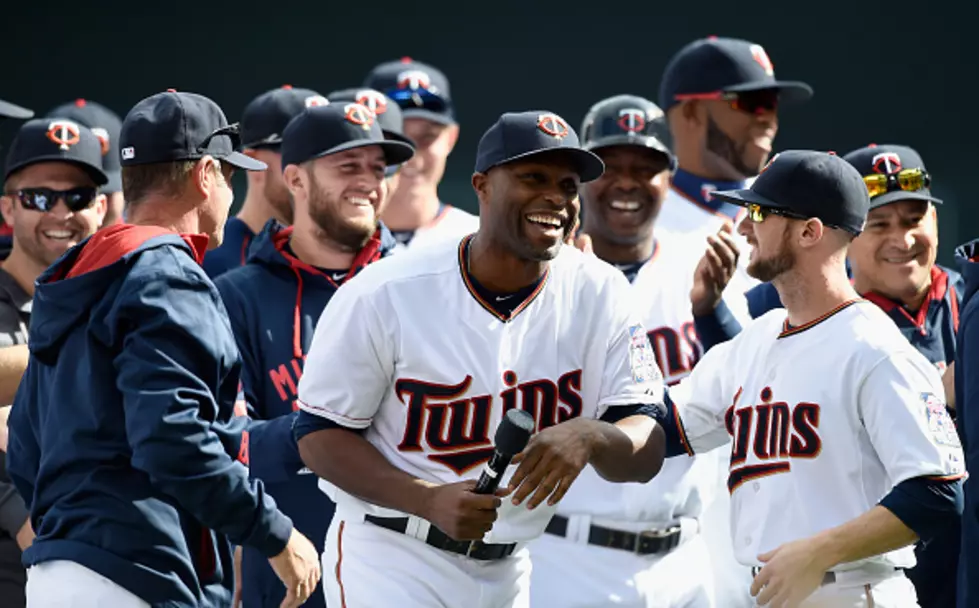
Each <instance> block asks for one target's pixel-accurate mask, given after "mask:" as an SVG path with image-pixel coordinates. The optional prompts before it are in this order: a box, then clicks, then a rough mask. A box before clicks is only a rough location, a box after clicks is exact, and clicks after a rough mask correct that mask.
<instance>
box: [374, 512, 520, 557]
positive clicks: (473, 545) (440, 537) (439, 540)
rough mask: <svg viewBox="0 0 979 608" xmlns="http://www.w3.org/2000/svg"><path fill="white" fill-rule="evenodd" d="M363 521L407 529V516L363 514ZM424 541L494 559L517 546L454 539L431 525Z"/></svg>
mask: <svg viewBox="0 0 979 608" xmlns="http://www.w3.org/2000/svg"><path fill="white" fill-rule="evenodd" d="M364 521H367V522H370V523H372V524H374V525H375V526H380V527H382V528H385V529H387V530H391V531H392V532H399V533H401V534H404V533H405V530H407V529H408V518H407V517H375V516H373V515H365V516H364ZM425 542H426V543H428V544H429V545H431V546H433V547H435V548H436V549H441V550H443V551H450V552H452V553H458V554H459V555H465V556H467V557H471V558H473V559H480V560H496V559H503V558H505V557H510V555H511V554H512V553H513V551H514V549H516V548H517V543H507V544H502V545H493V544H486V543H484V542H481V541H478V540H477V541H468V540H455V539H453V538H450V537H449V535H448V534H446V533H445V532H443V531H441V530H439V529H438V528H436V527H435V526H431V525H430V526H429V528H428V536H427V537H426V538H425Z"/></svg>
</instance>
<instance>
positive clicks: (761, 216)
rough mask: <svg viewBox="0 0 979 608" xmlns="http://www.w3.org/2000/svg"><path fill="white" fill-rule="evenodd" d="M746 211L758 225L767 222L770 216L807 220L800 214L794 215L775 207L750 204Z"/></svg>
mask: <svg viewBox="0 0 979 608" xmlns="http://www.w3.org/2000/svg"><path fill="white" fill-rule="evenodd" d="M746 209H747V210H748V219H750V220H751V221H752V222H755V223H756V224H760V223H761V222H763V221H765V218H766V217H767V216H769V215H780V216H782V217H790V218H792V219H796V220H804V219H807V218H805V217H803V216H801V215H799V214H798V213H792V212H791V211H784V210H782V209H776V208H774V207H762V206H761V205H758V204H756V203H749V204H748V205H747V207H746Z"/></svg>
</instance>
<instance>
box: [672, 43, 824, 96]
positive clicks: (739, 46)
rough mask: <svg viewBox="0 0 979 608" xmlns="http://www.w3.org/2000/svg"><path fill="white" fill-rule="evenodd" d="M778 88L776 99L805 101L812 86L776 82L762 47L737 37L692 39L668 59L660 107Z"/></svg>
mask: <svg viewBox="0 0 979 608" xmlns="http://www.w3.org/2000/svg"><path fill="white" fill-rule="evenodd" d="M762 89H778V91H779V100H780V101H784V102H800V101H806V100H808V99H809V98H811V97H812V93H813V92H812V87H810V86H809V85H808V84H806V83H804V82H799V81H794V80H777V79H776V78H775V67H774V65H773V64H772V60H771V59H770V58H769V56H768V53H767V52H766V51H765V49H764V47H762V46H761V45H760V44H756V43H754V42H749V41H747V40H740V39H738V38H719V37H717V36H710V37H708V38H704V39H701V40H695V41H693V42H691V43H689V44H687V45H686V46H685V47H683V48H682V49H680V51H679V52H678V53H677V54H676V55H674V56H673V58H672V59H670V62H669V63H668V64H667V66H666V71H665V72H664V73H663V78H662V80H660V87H659V106H660V107H661V108H663V110H664V111H666V110H669V109H670V108H672V107H673V106H674V105H676V104H677V103H679V102H681V101H683V100H684V99H723V98H724V95H725V94H731V93H741V92H746V91H759V90H762Z"/></svg>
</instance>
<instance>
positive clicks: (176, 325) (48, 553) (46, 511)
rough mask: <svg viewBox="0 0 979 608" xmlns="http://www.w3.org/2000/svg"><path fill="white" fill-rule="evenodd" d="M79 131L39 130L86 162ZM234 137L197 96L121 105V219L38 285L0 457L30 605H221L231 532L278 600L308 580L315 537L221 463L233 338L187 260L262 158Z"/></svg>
mask: <svg viewBox="0 0 979 608" xmlns="http://www.w3.org/2000/svg"><path fill="white" fill-rule="evenodd" d="M87 133H88V136H87V137H86V135H85V134H86V131H83V130H82V129H81V128H79V129H78V130H77V134H76V132H75V131H73V130H72V129H71V128H69V127H68V126H65V125H62V126H60V127H59V128H58V129H57V130H55V131H54V132H52V133H50V136H51V137H52V138H54V139H56V140H57V141H56V142H55V143H57V144H58V146H59V147H60V148H61V149H62V150H63V148H64V147H67V148H68V149H69V150H71V149H72V148H73V147H75V146H79V147H85V148H89V149H90V150H91V154H92V155H94V156H95V158H96V159H99V160H100V157H101V153H100V151H99V143H98V141H97V140H96V139H95V136H94V135H92V134H91V133H90V132H87ZM236 133H237V125H229V124H228V123H227V121H226V119H225V117H224V113H223V112H222V111H221V109H220V108H219V107H218V106H217V104H215V103H214V102H213V101H211V100H210V99H208V98H206V97H203V96H200V95H195V94H193V93H177V92H172V91H171V92H166V93H160V94H157V95H153V96H151V97H148V98H146V99H144V100H142V101H141V102H139V103H138V104H136V106H135V107H133V109H132V110H130V112H129V114H127V116H126V118H125V120H124V121H123V127H122V131H121V135H120V142H119V145H120V156H121V163H122V181H123V189H124V193H125V198H126V203H127V205H128V207H129V208H128V216H129V222H130V223H129V224H119V225H115V226H110V227H107V228H104V229H102V230H100V231H98V232H97V233H96V234H95V235H93V236H92V237H90V238H88V239H86V240H85V241H83V242H82V243H80V244H79V245H78V246H76V247H73V248H72V249H70V250H69V251H67V252H66V253H65V254H64V255H63V256H61V257H60V258H59V259H58V261H57V262H56V263H55V264H54V265H53V266H52V267H51V268H49V269H48V270H46V271H45V273H44V274H42V275H41V277H39V279H38V281H37V283H36V286H35V293H34V308H33V312H32V318H31V336H30V349H31V358H30V362H29V364H28V368H27V372H26V373H25V375H24V379H23V381H22V383H21V386H20V389H19V390H18V392H17V398H16V400H15V401H14V405H13V408H12V410H11V413H10V439H9V451H8V460H7V465H8V466H7V469H8V472H9V473H10V477H11V479H12V480H13V481H14V483H15V485H16V486H17V489H18V491H19V492H20V495H21V496H22V497H24V499H25V502H26V503H27V504H28V507H29V509H30V512H31V523H32V525H33V527H34V531H35V533H36V534H37V537H36V538H35V540H34V543H33V544H32V545H31V546H30V547H29V548H28V549H27V550H26V551H25V552H24V563H25V565H27V566H28V567H29V572H28V577H27V598H28V604H29V605H32V606H33V605H37V606H65V605H71V606H83V607H88V606H91V607H95V606H99V607H102V606H113V607H117V606H118V607H119V608H128V607H136V606H140V607H143V606H150V605H156V606H160V605H166V606H187V607H190V606H227V605H229V604H230V602H231V599H232V583H233V575H232V553H231V542H234V543H236V544H240V545H247V546H254V547H256V548H258V549H259V550H260V551H262V553H263V554H264V555H265V556H267V557H268V558H269V559H270V560H271V561H272V567H273V568H274V569H275V571H276V573H277V574H278V575H279V576H280V577H281V578H282V579H283V580H284V581H286V584H287V588H288V590H289V593H288V595H287V597H286V600H285V601H284V602H283V606H297V605H299V604H301V603H302V602H303V601H304V600H305V599H306V598H307V597H308V596H309V594H310V593H312V591H313V589H315V588H316V585H317V583H318V579H319V567H318V563H317V558H318V556H317V555H316V550H315V548H314V547H313V546H312V544H310V542H309V541H308V540H306V538H305V537H303V536H302V534H300V533H298V532H297V531H296V530H295V529H294V528H293V526H292V523H291V522H290V520H289V518H288V517H286V516H285V515H283V514H282V513H281V512H280V511H279V510H278V509H276V508H275V503H274V501H273V500H272V499H271V498H270V497H269V496H268V495H267V494H266V493H265V491H264V489H263V487H262V484H261V482H256V481H252V482H249V479H248V471H247V469H246V468H245V466H243V465H242V464H241V463H239V462H236V456H237V457H239V458H240V459H241V460H245V458H243V456H245V455H246V454H247V452H246V451H245V450H244V449H243V448H245V447H246V446H247V434H246V433H245V432H244V425H245V423H246V420H245V419H244V418H243V417H242V418H236V417H235V416H234V415H233V409H234V395H235V393H236V390H237V387H238V376H239V372H238V370H239V367H240V364H239V363H238V350H237V348H235V343H234V336H233V335H232V334H231V328H230V325H229V323H228V318H227V314H226V313H225V309H224V306H223V305H222V304H221V300H220V296H219V294H218V292H217V290H216V289H215V288H214V286H213V284H212V283H211V282H210V280H208V278H207V276H206V275H205V274H204V271H203V270H202V269H201V267H200V260H201V258H202V257H203V252H204V249H205V247H207V244H208V243H209V242H211V239H213V242H214V243H215V244H217V243H220V241H221V229H222V226H223V225H224V220H225V219H227V213H228V209H229V207H230V204H231V197H232V194H231V187H230V185H229V184H230V177H231V172H232V168H233V167H239V168H242V169H250V170H261V169H264V168H265V166H264V165H263V164H262V163H261V162H259V161H256V160H254V159H251V158H249V157H247V156H245V155H243V154H240V153H238V152H235V151H234V147H235V143H236V142H235V139H236V137H235V136H236ZM44 136H45V137H46V136H47V134H46V135H44ZM88 172H89V173H90V174H91V175H92V177H93V180H94V181H96V183H97V184H99V185H101V184H104V183H105V182H106V177H105V175H104V173H103V172H102V169H101V168H97V167H89V171H88ZM175 176H176V177H175ZM178 178H179V179H178ZM178 230H179V231H182V232H180V233H178V232H177V231H178Z"/></svg>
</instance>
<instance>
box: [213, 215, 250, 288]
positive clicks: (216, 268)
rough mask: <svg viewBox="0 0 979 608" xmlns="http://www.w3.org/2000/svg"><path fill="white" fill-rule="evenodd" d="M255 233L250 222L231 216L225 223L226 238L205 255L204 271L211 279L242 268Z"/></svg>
mask: <svg viewBox="0 0 979 608" xmlns="http://www.w3.org/2000/svg"><path fill="white" fill-rule="evenodd" d="M254 238H255V234H254V233H253V232H252V231H251V228H249V227H248V224H246V223H245V222H243V221H241V220H240V219H238V218H236V217H229V218H228V221H226V222H225V223H224V240H223V241H222V242H221V245H220V246H219V247H215V248H214V249H212V250H210V251H208V252H207V254H206V255H205V256H204V263H203V265H204V272H206V273H207V276H209V277H211V280H212V281H213V280H214V279H216V278H218V277H219V276H221V275H222V274H224V273H226V272H228V271H229V270H234V269H235V268H240V267H241V266H242V265H243V264H244V263H245V260H246V259H248V248H249V247H250V246H251V244H252V240H253V239H254Z"/></svg>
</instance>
